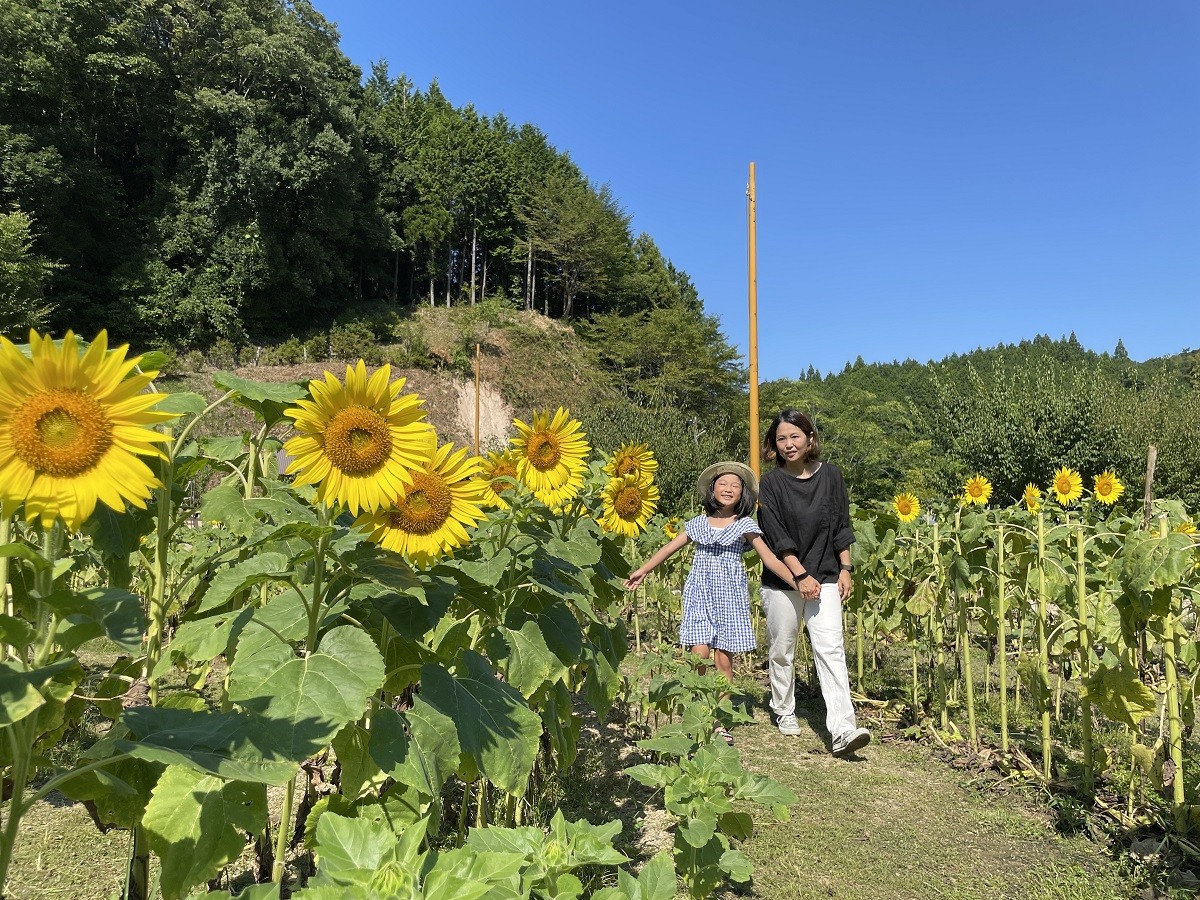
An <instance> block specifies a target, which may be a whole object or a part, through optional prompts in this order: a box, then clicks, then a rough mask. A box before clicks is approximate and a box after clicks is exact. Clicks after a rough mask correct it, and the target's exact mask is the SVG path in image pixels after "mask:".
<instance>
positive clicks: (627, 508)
mask: <svg viewBox="0 0 1200 900" xmlns="http://www.w3.org/2000/svg"><path fill="white" fill-rule="evenodd" d="M613 509H614V510H616V512H617V515H618V516H620V517H621V518H622V519H624V520H625V521H627V522H628V521H632V520H633V519H636V518H637V517H638V513H640V512H641V511H642V492H641V491H639V490H638V489H637V488H636V487H627V488H622V490H621V493H619V494H617V499H616V502H615V503H613Z"/></svg>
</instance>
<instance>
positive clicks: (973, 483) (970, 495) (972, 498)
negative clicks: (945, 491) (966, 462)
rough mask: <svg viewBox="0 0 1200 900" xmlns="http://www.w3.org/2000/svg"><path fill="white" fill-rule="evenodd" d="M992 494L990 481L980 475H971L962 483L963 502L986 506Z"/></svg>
mask: <svg viewBox="0 0 1200 900" xmlns="http://www.w3.org/2000/svg"><path fill="white" fill-rule="evenodd" d="M991 496H992V483H991V482H990V481H988V480H987V479H986V478H984V477H983V476H982V475H972V476H971V477H970V478H968V479H967V483H966V484H965V485H963V497H962V499H963V503H973V504H975V505H976V506H987V502H988V500H989V499H991Z"/></svg>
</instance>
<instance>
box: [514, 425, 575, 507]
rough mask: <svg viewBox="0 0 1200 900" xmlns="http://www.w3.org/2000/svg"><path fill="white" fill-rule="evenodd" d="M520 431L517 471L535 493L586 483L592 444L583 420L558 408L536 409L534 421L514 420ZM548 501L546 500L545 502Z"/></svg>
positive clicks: (516, 445) (517, 448) (515, 443)
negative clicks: (589, 443) (585, 471)
mask: <svg viewBox="0 0 1200 900" xmlns="http://www.w3.org/2000/svg"><path fill="white" fill-rule="evenodd" d="M513 425H515V426H516V428H517V431H518V432H520V434H518V435H517V437H515V438H513V439H512V446H513V450H514V451H515V452H516V454H517V474H518V475H519V476H520V477H521V481H522V482H524V484H525V486H526V487H528V488H529V489H530V490H531V491H533V492H534V493H535V494H539V495H540V494H541V493H543V492H545V491H556V490H558V489H560V488H562V487H565V486H566V485H567V484H569V483H570V482H573V481H578V482H579V483H580V484H582V483H583V473H584V470H585V468H586V458H587V455H588V451H589V449H590V448H589V447H588V444H587V441H586V440H585V435H584V433H583V431H582V427H581V425H580V423H579V422H578V421H577V420H575V419H572V418H571V414H570V413H569V412H567V411H566V410H565V409H563V408H562V407H561V406H560V407H559V408H558V412H556V413H555V414H554V416H553V418H552V417H551V416H550V412H549V411H548V410H543V411H541V412H535V413H534V414H533V424H532V425H526V424H525V423H524V422H522V421H521V420H520V419H514V420H513ZM543 502H545V501H543Z"/></svg>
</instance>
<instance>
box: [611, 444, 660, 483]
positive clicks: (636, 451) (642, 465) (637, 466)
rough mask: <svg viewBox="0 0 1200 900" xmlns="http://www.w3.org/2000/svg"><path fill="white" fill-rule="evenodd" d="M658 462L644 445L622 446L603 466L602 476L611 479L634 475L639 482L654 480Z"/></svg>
mask: <svg viewBox="0 0 1200 900" xmlns="http://www.w3.org/2000/svg"><path fill="white" fill-rule="evenodd" d="M657 471H658V460H657V459H655V458H654V453H653V452H651V450H650V448H649V447H648V446H647V445H646V444H622V445H621V446H620V447H619V448H618V449H617V450H616V452H614V453H613V455H612V458H611V459H609V461H608V462H607V463H606V464H605V466H604V474H605V475H608V476H610V477H612V478H623V477H624V476H626V475H636V476H637V478H638V480H639V481H643V482H650V481H653V480H654V473H655V472H657Z"/></svg>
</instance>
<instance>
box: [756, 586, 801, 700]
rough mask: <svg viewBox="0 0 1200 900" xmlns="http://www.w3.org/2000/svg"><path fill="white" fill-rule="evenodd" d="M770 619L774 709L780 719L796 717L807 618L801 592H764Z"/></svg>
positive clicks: (766, 611) (769, 651) (763, 596)
mask: <svg viewBox="0 0 1200 900" xmlns="http://www.w3.org/2000/svg"><path fill="white" fill-rule="evenodd" d="M762 603H763V611H764V612H765V613H766V616H767V658H768V659H769V660H770V673H771V709H772V710H773V711H774V712H775V715H776V716H793V715H795V714H796V672H795V669H794V668H793V663H794V662H795V658H796V633H797V629H798V628H799V627H800V620H801V618H802V617H803V615H804V612H803V607H804V600H803V598H801V596H800V593H799V591H777V590H775V589H773V588H767V587H765V588H763V589H762Z"/></svg>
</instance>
